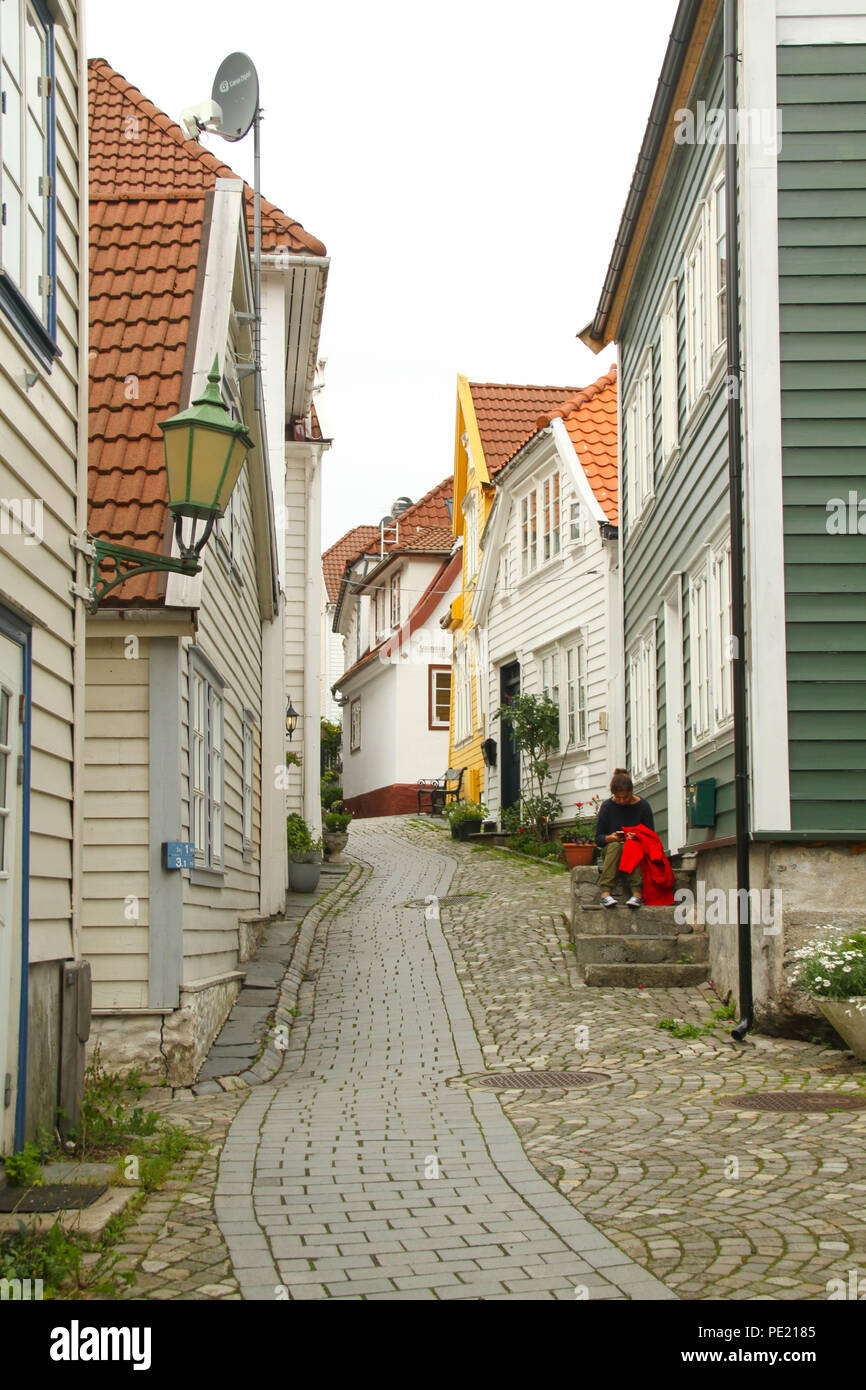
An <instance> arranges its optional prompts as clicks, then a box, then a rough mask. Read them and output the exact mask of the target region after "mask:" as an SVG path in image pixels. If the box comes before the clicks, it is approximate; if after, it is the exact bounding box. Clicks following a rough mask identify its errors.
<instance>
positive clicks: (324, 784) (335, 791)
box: [321, 773, 343, 811]
mask: <svg viewBox="0 0 866 1390" xmlns="http://www.w3.org/2000/svg"><path fill="white" fill-rule="evenodd" d="M321 796H322V805H323V807H324V808H325V810H326V811H330V809H331V807H332V806H333V804H334V802H335V801H342V800H343V788H342V787H341V786H340V783H339V779H338V778H337V775H336V773H334V774H333V777H329V776H328V774H327V773H326V774H325V776H324V777H323V778H322V781H321Z"/></svg>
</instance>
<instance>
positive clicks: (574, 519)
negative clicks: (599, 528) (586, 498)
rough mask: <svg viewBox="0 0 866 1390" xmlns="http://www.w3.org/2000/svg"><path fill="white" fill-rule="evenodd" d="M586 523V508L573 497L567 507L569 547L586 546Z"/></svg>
mask: <svg viewBox="0 0 866 1390" xmlns="http://www.w3.org/2000/svg"><path fill="white" fill-rule="evenodd" d="M586 522H587V518H586V507H585V506H584V504H583V502H581V500H580V498H579V497H573V498H572V499H571V501H570V502H569V505H568V543H569V545H572V546H578V545H586V529H587V526H586Z"/></svg>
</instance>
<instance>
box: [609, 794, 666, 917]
mask: <svg viewBox="0 0 866 1390" xmlns="http://www.w3.org/2000/svg"><path fill="white" fill-rule="evenodd" d="M630 825H645V826H646V827H647V828H648V829H649V830H654V829H655V825H654V824H653V813H652V807H651V806H650V804H649V802H648V801H644V799H643V797H642V796H635V794H634V786H633V784H632V780H631V778H630V777H629V775H628V773H627V772H626V770H625V768H624V767H618V768H616V769H615V771H614V774H613V776H612V777H611V779H610V798H609V799H608V800H607V801H603V802H602V804H601V806H600V807H599V811H598V821H597V823H596V830H595V842H596V844H597V845H598V846H599V848H600V849H601V850H602V851H603V852H604V860H603V862H602V870H601V879H600V881H599V888H600V889H601V905H602V907H616V898H614V897H613V896H612V892H611V890H612V889H613V886H614V884H615V882H616V876H617V871H618V869H619V861H620V858H621V857H622V851H623V846H624V845H625V837H626V831H627V829H628V827H629V826H630ZM628 886H629V888H630V889H631V897H630V898H629V900H628V904H627V906H628V907H643V878H642V875H641V871H640V867H639V866H638V867H636V868H634V869H633V870H632V872H631V873H630V874H629V875H628Z"/></svg>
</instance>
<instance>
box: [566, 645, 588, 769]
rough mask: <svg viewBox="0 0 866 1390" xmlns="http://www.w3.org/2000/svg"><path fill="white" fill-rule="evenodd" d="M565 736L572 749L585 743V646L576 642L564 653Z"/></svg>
mask: <svg viewBox="0 0 866 1390" xmlns="http://www.w3.org/2000/svg"><path fill="white" fill-rule="evenodd" d="M565 681H566V711H565V712H566V735H567V742H568V743H569V744H570V745H571V746H572V747H578V748H582V747H583V745H584V744H585V743H586V646H585V645H584V643H583V642H578V643H577V644H576V645H575V646H573V647H567V648H566V651H565Z"/></svg>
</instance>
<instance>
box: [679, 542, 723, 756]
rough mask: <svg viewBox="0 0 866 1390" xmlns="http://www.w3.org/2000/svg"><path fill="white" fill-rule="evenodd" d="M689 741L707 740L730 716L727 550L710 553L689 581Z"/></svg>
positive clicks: (717, 549)
mask: <svg viewBox="0 0 866 1390" xmlns="http://www.w3.org/2000/svg"><path fill="white" fill-rule="evenodd" d="M689 661H690V669H691V708H692V739H693V741H694V742H700V741H701V740H702V739H705V738H710V737H712V736H713V735H714V734H716V733H718V732H719V731H720V730H721V729H723V728H724V727H725V726H726V725H727V724H729V723H730V720H731V717H732V714H733V689H734V682H733V639H732V636H731V547H730V542H729V541H724V542H723V543H722V544H721V545H719V546H717V547H716V548H715V550H708V551H707V554H706V557H705V559H704V561H703V563H702V564H701V565H700V566H699V567H698V568H697V569H696V570H695V571H694V573H693V574H692V576H691V579H690V582H689Z"/></svg>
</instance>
